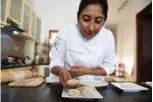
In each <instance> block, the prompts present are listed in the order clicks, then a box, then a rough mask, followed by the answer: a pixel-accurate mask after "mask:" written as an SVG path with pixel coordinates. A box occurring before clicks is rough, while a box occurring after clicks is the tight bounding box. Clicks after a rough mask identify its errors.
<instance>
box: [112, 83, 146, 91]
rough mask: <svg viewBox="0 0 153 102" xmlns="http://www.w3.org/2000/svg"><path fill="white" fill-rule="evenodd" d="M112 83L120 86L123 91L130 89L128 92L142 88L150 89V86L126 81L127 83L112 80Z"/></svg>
mask: <svg viewBox="0 0 153 102" xmlns="http://www.w3.org/2000/svg"><path fill="white" fill-rule="evenodd" d="M111 84H113V85H115V86H116V87H118V88H120V89H121V90H123V91H128V92H138V91H142V90H148V88H145V87H143V86H140V85H138V84H135V83H130V82H125V83H117V82H112V83H111Z"/></svg>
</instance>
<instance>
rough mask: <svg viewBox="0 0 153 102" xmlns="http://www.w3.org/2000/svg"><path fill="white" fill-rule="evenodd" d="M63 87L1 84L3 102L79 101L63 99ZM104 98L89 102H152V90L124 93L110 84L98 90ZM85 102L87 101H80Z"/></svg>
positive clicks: (57, 85) (89, 101)
mask: <svg viewBox="0 0 153 102" xmlns="http://www.w3.org/2000/svg"><path fill="white" fill-rule="evenodd" d="M62 90H63V88H62V86H61V85H59V84H56V85H52V84H46V83H44V84H42V85H41V86H40V87H37V88H11V87H9V86H8V85H7V84H1V102H78V100H73V99H66V98H62V97H61V93H62ZM97 90H98V91H99V92H100V94H101V95H102V96H103V97H104V98H103V99H100V100H88V102H152V89H151V88H150V87H149V90H147V91H141V92H123V91H122V90H120V89H118V88H116V87H114V86H113V85H111V84H109V85H108V86H105V87H100V88H97ZM79 102H85V100H79Z"/></svg>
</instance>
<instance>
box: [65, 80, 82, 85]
mask: <svg viewBox="0 0 153 102" xmlns="http://www.w3.org/2000/svg"><path fill="white" fill-rule="evenodd" d="M67 83H68V84H69V85H76V84H79V81H78V80H76V79H71V80H68V81H67Z"/></svg>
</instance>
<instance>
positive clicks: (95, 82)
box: [79, 80, 108, 87]
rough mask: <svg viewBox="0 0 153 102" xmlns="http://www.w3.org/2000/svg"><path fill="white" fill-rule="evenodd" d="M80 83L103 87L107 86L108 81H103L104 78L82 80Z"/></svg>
mask: <svg viewBox="0 0 153 102" xmlns="http://www.w3.org/2000/svg"><path fill="white" fill-rule="evenodd" d="M79 82H80V84H82V85H88V86H94V87H103V86H107V85H108V82H106V81H103V80H87V81H85V80H80V81H79Z"/></svg>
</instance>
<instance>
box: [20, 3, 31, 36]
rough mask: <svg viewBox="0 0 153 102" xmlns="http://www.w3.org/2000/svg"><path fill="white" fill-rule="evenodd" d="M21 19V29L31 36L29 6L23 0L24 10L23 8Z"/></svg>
mask: <svg viewBox="0 0 153 102" xmlns="http://www.w3.org/2000/svg"><path fill="white" fill-rule="evenodd" d="M22 16H23V21H22V25H23V29H24V30H25V32H26V33H27V34H28V36H30V37H31V25H30V22H31V8H30V6H29V5H28V4H27V3H26V2H24V10H23V15H22Z"/></svg>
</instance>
